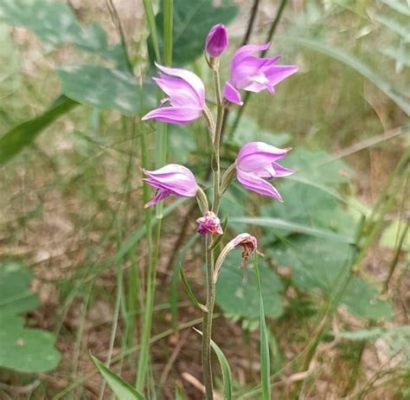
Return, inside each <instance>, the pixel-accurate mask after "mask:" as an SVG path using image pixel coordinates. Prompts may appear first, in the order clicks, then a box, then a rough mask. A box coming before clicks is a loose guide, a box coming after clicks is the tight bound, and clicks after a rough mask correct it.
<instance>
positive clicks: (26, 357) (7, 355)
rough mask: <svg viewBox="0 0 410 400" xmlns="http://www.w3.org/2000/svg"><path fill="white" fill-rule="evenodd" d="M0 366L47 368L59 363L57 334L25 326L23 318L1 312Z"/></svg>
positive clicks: (26, 368) (31, 368)
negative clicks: (56, 343) (56, 345)
mask: <svg viewBox="0 0 410 400" xmlns="http://www.w3.org/2000/svg"><path fill="white" fill-rule="evenodd" d="M0 326H1V329H0V367H1V368H7V369H12V370H15V371H21V372H47V371H51V370H52V369H54V368H55V367H57V365H58V363H59V361H60V353H59V352H58V351H57V350H56V349H55V347H54V342H55V337H54V336H53V335H52V334H51V333H49V332H46V331H43V330H40V329H26V328H24V319H23V318H21V317H19V316H17V315H9V314H3V313H1V312H0Z"/></svg>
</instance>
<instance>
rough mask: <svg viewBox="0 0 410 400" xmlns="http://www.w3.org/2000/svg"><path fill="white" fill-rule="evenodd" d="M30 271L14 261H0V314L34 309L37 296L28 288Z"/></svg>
mask: <svg viewBox="0 0 410 400" xmlns="http://www.w3.org/2000/svg"><path fill="white" fill-rule="evenodd" d="M31 278H32V276H31V273H30V272H29V271H28V270H27V269H26V268H24V266H23V265H22V264H21V263H19V262H16V261H9V262H3V263H0V316H5V315H10V314H18V313H22V312H26V311H30V310H33V309H35V308H36V307H37V306H38V304H39V302H38V297H37V295H35V294H34V293H33V292H32V291H31V290H30V283H31Z"/></svg>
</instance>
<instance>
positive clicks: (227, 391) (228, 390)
mask: <svg viewBox="0 0 410 400" xmlns="http://www.w3.org/2000/svg"><path fill="white" fill-rule="evenodd" d="M194 330H195V331H196V332H198V333H199V334H200V335H201V336H202V332H201V331H199V330H198V329H195V328H194ZM211 347H212V350H213V351H214V352H215V354H216V357H217V358H218V361H219V365H220V367H221V371H222V380H223V385H224V400H232V386H233V379H232V371H231V367H230V366H229V363H228V360H227V358H226V357H225V354H224V353H223V351H222V350H221V348H220V347H219V346H218V345H217V344H216V343H215V342H214V341H213V340H212V339H211Z"/></svg>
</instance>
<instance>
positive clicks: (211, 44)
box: [205, 24, 228, 58]
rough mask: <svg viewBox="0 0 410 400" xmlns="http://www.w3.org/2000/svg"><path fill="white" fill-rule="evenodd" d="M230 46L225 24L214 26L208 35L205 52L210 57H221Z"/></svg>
mask: <svg viewBox="0 0 410 400" xmlns="http://www.w3.org/2000/svg"><path fill="white" fill-rule="evenodd" d="M227 46H228V33H227V31H226V27H225V25H223V24H217V25H214V26H213V27H212V28H211V30H210V31H209V33H208V36H207V37H206V42H205V50H206V52H207V53H208V55H209V56H210V57H214V58H216V57H219V56H220V55H221V54H222V53H223V52H224V51H225V49H226V48H227Z"/></svg>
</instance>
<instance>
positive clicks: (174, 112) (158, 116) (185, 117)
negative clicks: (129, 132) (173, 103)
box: [141, 107, 202, 125]
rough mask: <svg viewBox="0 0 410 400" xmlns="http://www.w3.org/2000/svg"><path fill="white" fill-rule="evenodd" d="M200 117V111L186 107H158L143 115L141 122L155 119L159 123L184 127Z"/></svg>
mask: <svg viewBox="0 0 410 400" xmlns="http://www.w3.org/2000/svg"><path fill="white" fill-rule="evenodd" d="M201 115H202V110H201V109H198V108H186V107H160V108H156V109H154V110H152V111H150V112H149V113H148V114H146V115H144V116H143V117H142V118H141V119H142V121H147V120H150V119H155V120H157V121H161V122H167V123H170V124H177V125H186V124H189V123H191V122H193V121H195V120H196V119H198V118H199V117H201Z"/></svg>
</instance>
